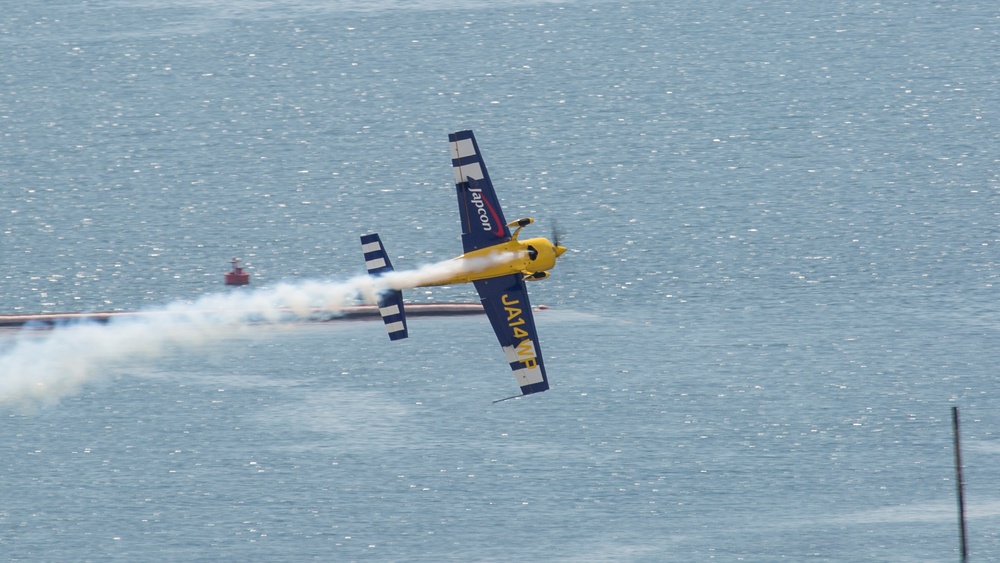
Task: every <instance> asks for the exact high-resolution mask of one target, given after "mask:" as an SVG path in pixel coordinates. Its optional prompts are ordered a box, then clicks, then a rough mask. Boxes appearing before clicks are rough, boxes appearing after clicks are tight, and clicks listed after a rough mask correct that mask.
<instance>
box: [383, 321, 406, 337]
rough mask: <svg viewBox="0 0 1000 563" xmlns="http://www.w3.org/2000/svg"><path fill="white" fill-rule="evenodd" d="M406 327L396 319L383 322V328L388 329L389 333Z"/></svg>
mask: <svg viewBox="0 0 1000 563" xmlns="http://www.w3.org/2000/svg"><path fill="white" fill-rule="evenodd" d="M405 328H406V327H404V326H403V323H402V321H396V322H394V323H385V329H386V330H387V331H389V333H390V334H392V333H393V332H403V330H404V329H405Z"/></svg>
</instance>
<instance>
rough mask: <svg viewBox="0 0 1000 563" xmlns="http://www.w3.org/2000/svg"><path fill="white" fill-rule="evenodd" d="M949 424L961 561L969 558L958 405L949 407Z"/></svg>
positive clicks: (963, 561)
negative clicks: (955, 477)
mask: <svg viewBox="0 0 1000 563" xmlns="http://www.w3.org/2000/svg"><path fill="white" fill-rule="evenodd" d="M951 426H952V429H953V430H954V432H955V475H956V476H957V477H958V527H959V530H961V532H962V563H965V562H966V561H968V560H969V548H968V543H967V542H966V538H965V480H964V479H963V478H962V448H961V443H960V440H959V436H958V407H951Z"/></svg>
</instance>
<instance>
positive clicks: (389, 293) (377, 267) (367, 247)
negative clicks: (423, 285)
mask: <svg viewBox="0 0 1000 563" xmlns="http://www.w3.org/2000/svg"><path fill="white" fill-rule="evenodd" d="M361 250H362V251H364V253H365V268H367V269H368V274H369V275H371V276H373V277H378V276H381V275H383V274H385V273H386V272H391V271H392V262H389V256H388V255H386V253H385V247H384V246H382V241H381V239H379V238H378V235H377V234H370V235H362V237H361ZM378 312H379V314H380V315H382V322H384V323H385V329H386V330H387V331H388V332H389V340H402V339H404V338H406V337H407V336H409V335H410V333H409V332H408V331H407V330H406V313H405V311H404V310H403V292H402V291H400V290H398V289H393V290H386V291H383V292H381V293H379V295H378Z"/></svg>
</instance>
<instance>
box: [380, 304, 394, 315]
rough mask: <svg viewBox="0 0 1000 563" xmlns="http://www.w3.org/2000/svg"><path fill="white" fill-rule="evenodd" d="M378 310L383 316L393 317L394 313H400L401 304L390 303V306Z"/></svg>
mask: <svg viewBox="0 0 1000 563" xmlns="http://www.w3.org/2000/svg"><path fill="white" fill-rule="evenodd" d="M378 312H379V314H381V315H382V316H383V317H391V316H392V315H398V314H399V306H398V305H389V306H388V307H379V310H378Z"/></svg>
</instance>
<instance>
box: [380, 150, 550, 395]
mask: <svg viewBox="0 0 1000 563" xmlns="http://www.w3.org/2000/svg"><path fill="white" fill-rule="evenodd" d="M448 142H449V144H450V145H451V166H452V171H453V172H454V174H455V188H456V189H457V191H458V210H459V213H460V215H461V223H462V247H463V249H464V254H462V255H461V256H458V257H457V258H454V259H453V260H458V261H461V262H462V266H463V267H462V268H459V270H460V271H461V273H459V274H455V275H452V276H448V277H447V278H446V279H440V280H435V281H434V282H433V283H428V284H425V285H422V286H420V287H428V286H436V285H455V284H460V283H472V284H473V285H475V287H476V291H478V292H479V298H480V301H481V302H482V304H483V310H484V311H485V312H486V315H487V316H488V317H489V319H490V324H491V325H492V326H493V331H494V332H495V333H496V335H497V340H499V341H500V346H501V348H502V349H503V352H504V355H505V356H506V358H507V362H508V363H509V364H510V368H511V370H512V371H513V372H514V377H515V379H516V380H517V384H518V386H519V387H520V388H521V395H530V394H532V393H540V392H542V391H545V390H547V389H548V388H549V381H548V377H547V376H546V375H545V364H544V363H543V362H542V349H541V346H540V345H539V342H538V333H537V331H536V330H535V321H534V318H533V316H532V314H531V304H530V303H529V301H528V291H527V287H526V286H525V283H524V282H525V281H535V280H542V279H545V278H547V277H549V270H550V269H552V268H553V267H554V266H555V265H556V259H557V258H558V257H559V256H561V255H562V254H563V253H564V252H566V247H564V246H560V245H559V241H558V237H557V236H553V238H554V239H555V242H552V241H549V240H548V239H545V238H531V239H527V240H520V239H519V238H518V235H520V234H521V229H523V228H524V227H527V226H528V225H530V224H532V223H533V222H534V219H532V218H530V217H528V218H524V219H519V220H517V221H513V222H511V223H507V222H506V221H505V220H504V216H503V210H502V209H501V208H500V201H499V200H498V199H497V195H496V192H495V191H494V189H493V182H491V181H490V175H489V173H488V172H487V171H486V164H485V163H484V162H483V157H482V154H481V153H480V152H479V145H478V144H477V143H476V138H475V136H474V135H473V134H472V131H459V132H457V133H452V134H450V135H448ZM512 227H516V230H515V231H514V232H513V233H511V232H510V229H511V228H512ZM361 246H362V250H363V252H364V256H365V267H366V268H367V270H368V274H369V275H371V276H373V277H378V276H381V275H384V274H386V273H388V272H391V271H392V270H393V268H392V263H391V262H390V261H389V256H388V255H387V254H386V251H385V246H383V244H382V241H381V239H380V238H379V236H378V234H377V233H373V234H368V235H363V236H362V237H361ZM377 300H378V309H379V313H380V314H381V316H382V321H383V322H384V323H385V327H386V331H387V332H388V333H389V339H390V340H401V339H403V338H406V337H407V336H409V331H408V329H407V325H406V313H405V310H404V307H403V293H402V291H400V290H387V291H383V292H381V293H380V294H379V295H378V298H377ZM516 397H517V395H515V396H514V397H510V398H512V399H513V398H516ZM503 400H506V399H503Z"/></svg>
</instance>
